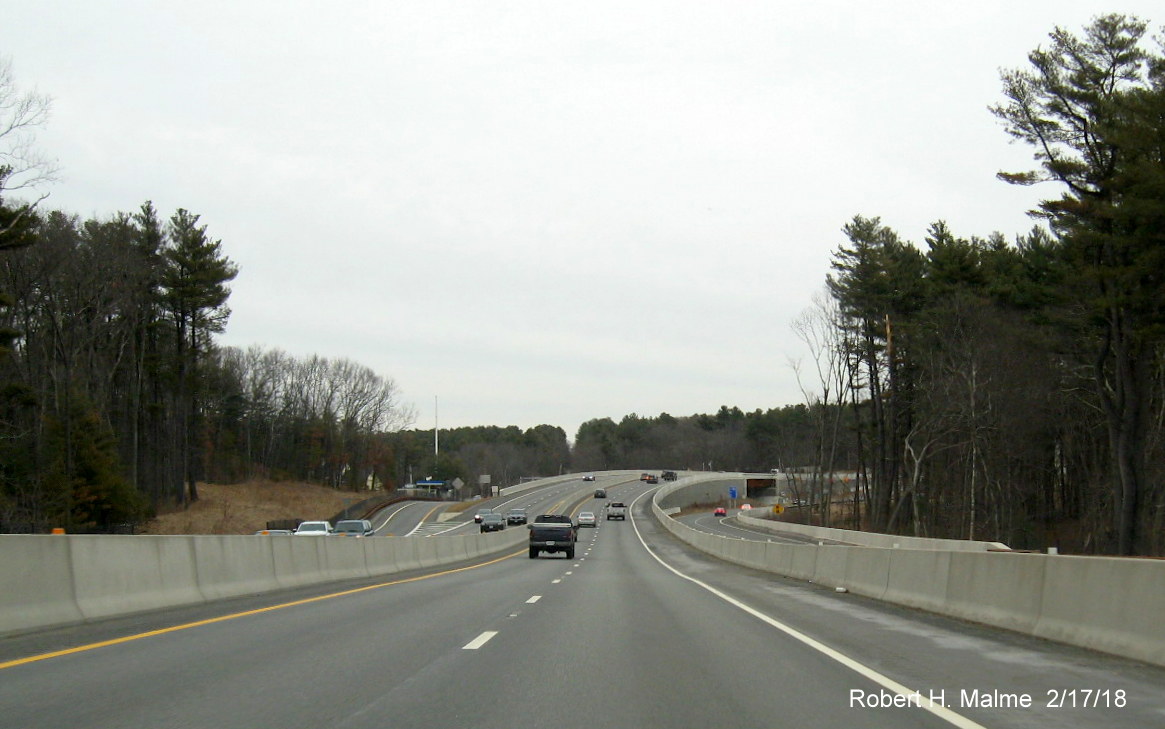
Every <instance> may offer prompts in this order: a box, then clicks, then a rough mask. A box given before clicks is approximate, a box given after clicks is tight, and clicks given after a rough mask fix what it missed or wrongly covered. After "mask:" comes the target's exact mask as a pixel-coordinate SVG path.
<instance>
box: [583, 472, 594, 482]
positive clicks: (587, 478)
mask: <svg viewBox="0 0 1165 729" xmlns="http://www.w3.org/2000/svg"><path fill="white" fill-rule="evenodd" d="M594 480H595V474H593V473H588V474H587V475H585V476H583V481H594Z"/></svg>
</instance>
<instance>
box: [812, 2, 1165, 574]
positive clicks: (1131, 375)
mask: <svg viewBox="0 0 1165 729" xmlns="http://www.w3.org/2000/svg"><path fill="white" fill-rule="evenodd" d="M1146 28H1147V25H1146V24H1145V23H1144V22H1142V21H1140V20H1138V19H1136V18H1130V17H1127V16H1121V15H1108V16H1103V17H1099V18H1096V19H1095V20H1094V21H1093V22H1092V23H1091V24H1090V25H1088V26H1087V27H1086V28H1085V30H1084V33H1083V34H1082V35H1081V36H1080V37H1077V36H1076V35H1073V34H1072V33H1070V32H1068V31H1065V30H1063V29H1056V31H1055V32H1053V33H1052V35H1051V43H1050V45H1049V46H1048V47H1047V48H1042V49H1037V50H1036V51H1033V52H1032V53H1031V54H1030V55H1029V60H1030V62H1031V68H1030V69H1018V70H1011V71H1006V72H1004V74H1003V85H1004V91H1003V93H1004V100H1003V101H1002V102H1000V103H999V104H996V105H995V106H993V107H992V108H991V111H992V112H993V113H994V114H995V115H996V116H997V117H998V118H999V119H1000V120H1001V121H1002V122H1003V125H1004V127H1005V129H1006V131H1007V132H1008V133H1009V134H1011V135H1012V136H1013V137H1014V138H1016V139H1017V140H1019V141H1021V142H1023V143H1025V144H1028V145H1030V146H1031V147H1032V148H1033V152H1034V159H1035V162H1036V165H1037V168H1036V169H1034V170H1030V171H1022V172H1018V173H1012V172H1003V173H1000V178H1001V179H1002V180H1004V181H1005V182H1008V183H1012V184H1019V185H1031V184H1035V183H1039V182H1048V183H1053V184H1055V185H1057V186H1058V188H1059V193H1060V195H1059V196H1058V197H1054V198H1050V199H1048V200H1045V201H1044V202H1043V203H1042V204H1041V205H1040V207H1039V209H1038V210H1035V211H1033V215H1034V216H1035V217H1036V218H1037V219H1038V220H1039V221H1041V222H1043V223H1044V224H1045V225H1046V227H1045V226H1036V227H1035V228H1033V230H1032V232H1031V233H1029V234H1027V235H1023V236H1020V237H1019V238H1018V239H1017V240H1016V241H1015V242H1014V245H1010V244H1008V242H1007V241H1005V240H1004V238H1003V237H1002V236H1000V235H998V234H993V235H990V236H987V237H985V238H979V237H975V236H963V235H960V234H958V233H957V232H956V231H952V230H950V229H949V228H948V226H947V225H945V224H944V223H942V222H936V223H934V224H933V225H932V226H931V227H930V229H929V230H928V231H927V235H926V237H925V240H924V243H925V251H923V250H920V249H919V248H918V247H916V246H914V245H912V244H910V243H908V242H907V241H905V240H904V239H903V238H902V237H901V236H900V235H899V234H898V233H897V232H896V231H894V230H891V229H890V228H888V227H887V226H885V225H883V224H882V223H881V221H880V220H879V219H878V218H877V217H863V216H856V217H855V218H854V219H853V220H852V221H851V222H850V223H849V224H847V225H846V226H845V227H844V229H843V232H844V235H845V237H846V239H847V242H846V243H845V244H843V245H842V246H841V247H840V248H839V249H838V250H837V251H836V252H835V254H834V256H833V262H832V269H833V272H832V273H831V275H830V276H829V278H828V281H827V285H828V290H829V293H830V295H831V297H832V302H831V305H826V306H821V307H819V308H818V309H817V310H816V312H815V314H814V315H813V316H811V317H810V319H811V320H812V319H814V318H815V319H816V320H817V322H818V325H817V326H815V327H814V326H810V327H809V329H810V330H811V331H813V332H816V333H821V334H823V337H822V338H821V339H820V340H815V341H820V342H821V343H822V346H821V347H820V348H819V349H818V350H817V351H818V354H819V355H820V356H821V357H822V358H823V359H825V360H827V361H828V363H829V364H827V366H825V367H823V368H821V370H822V372H824V373H825V376H823V377H822V382H823V383H828V384H831V385H832V386H833V388H834V389H833V391H834V393H835V396H834V398H833V401H832V402H833V403H834V404H842V403H845V404H848V406H849V407H850V408H851V410H852V412H853V419H854V421H855V423H856V425H857V426H858V430H857V437H858V438H859V439H860V442H861V447H860V450H859V454H860V457H861V463H860V464H859V467H860V470H861V472H862V474H863V475H864V480H863V483H862V487H863V488H864V490H865V492H866V494H867V495H868V500H867V505H868V511H867V513H866V515H865V518H866V524H867V526H868V527H869V528H871V529H874V530H878V531H906V532H911V533H914V534H919V535H934V536H953V537H961V538H975V539H1001V540H1002V541H1007V542H1009V543H1011V544H1013V545H1014V544H1020V545H1027V544H1031V545H1035V546H1042V545H1048V544H1057V543H1059V544H1061V545H1062V546H1066V547H1067V548H1071V549H1075V550H1082V551H1089V552H1105V553H1118V554H1162V553H1165V488H1163V487H1162V479H1163V478H1165V459H1163V456H1165V452H1163V450H1162V443H1163V436H1165V398H1163V394H1165V388H1163V385H1165V369H1163V367H1162V365H1163V364H1165V360H1163V358H1162V354H1163V348H1162V344H1163V343H1165V161H1163V159H1165V158H1163V154H1165V55H1163V54H1162V53H1161V48H1160V47H1159V48H1158V49H1156V50H1155V51H1154V50H1150V49H1148V48H1147V47H1146V45H1147V40H1148V39H1147V37H1146Z"/></svg>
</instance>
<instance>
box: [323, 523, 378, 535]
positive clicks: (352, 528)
mask: <svg viewBox="0 0 1165 729" xmlns="http://www.w3.org/2000/svg"><path fill="white" fill-rule="evenodd" d="M375 533H376V532H375V531H374V530H373V529H372V522H370V521H368V520H367V519H344V520H343V521H338V522H336V527H335V529H333V530H332V535H333V536H337V537H370V536H372V535H373V534H375Z"/></svg>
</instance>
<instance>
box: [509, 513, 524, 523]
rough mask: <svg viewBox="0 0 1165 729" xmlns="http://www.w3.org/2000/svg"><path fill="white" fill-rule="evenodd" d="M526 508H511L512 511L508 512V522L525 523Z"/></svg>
mask: <svg viewBox="0 0 1165 729" xmlns="http://www.w3.org/2000/svg"><path fill="white" fill-rule="evenodd" d="M525 523H526V510H525V509H510V513H509V514H506V524H525Z"/></svg>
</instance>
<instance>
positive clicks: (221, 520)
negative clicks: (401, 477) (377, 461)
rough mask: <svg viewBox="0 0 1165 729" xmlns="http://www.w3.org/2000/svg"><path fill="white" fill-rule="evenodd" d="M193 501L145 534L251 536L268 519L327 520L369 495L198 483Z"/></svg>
mask: <svg viewBox="0 0 1165 729" xmlns="http://www.w3.org/2000/svg"><path fill="white" fill-rule="evenodd" d="M198 496H199V499H198V501H196V502H194V503H193V504H191V505H190V508H188V509H186V510H184V511H176V512H173V513H169V514H162V515H160V516H159V517H158V518H157V519H154V520H153V521H151V522H149V523H148V524H146V525H145V527H144V529H143V530H142V531H143V532H144V533H146V534H253V533H254V532H255V531H256V530H258V529H262V528H263V527H265V526H266V525H267V522H268V521H269V520H272V519H294V518H298V519H329V518H331V517H332V516H334V515H335V514H336V513H337V512H339V511H340V510H342V509H344V508H345V507H347V506H350V505H352V504H355V503H357V502H359V501H362V500H364V499H365V498H367V497H368V496H369V494H367V493H364V492H361V493H355V492H352V491H336V490H334V489H329V488H325V487H323V486H313V485H311V484H305V483H288V482H275V481H252V482H248V483H242V484H229V485H224V484H212V483H206V484H200V485H199V486H198Z"/></svg>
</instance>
